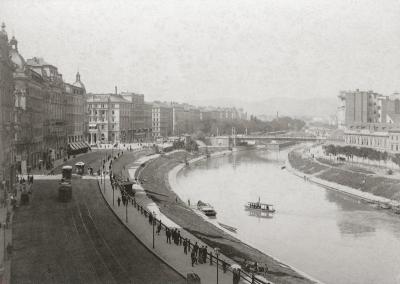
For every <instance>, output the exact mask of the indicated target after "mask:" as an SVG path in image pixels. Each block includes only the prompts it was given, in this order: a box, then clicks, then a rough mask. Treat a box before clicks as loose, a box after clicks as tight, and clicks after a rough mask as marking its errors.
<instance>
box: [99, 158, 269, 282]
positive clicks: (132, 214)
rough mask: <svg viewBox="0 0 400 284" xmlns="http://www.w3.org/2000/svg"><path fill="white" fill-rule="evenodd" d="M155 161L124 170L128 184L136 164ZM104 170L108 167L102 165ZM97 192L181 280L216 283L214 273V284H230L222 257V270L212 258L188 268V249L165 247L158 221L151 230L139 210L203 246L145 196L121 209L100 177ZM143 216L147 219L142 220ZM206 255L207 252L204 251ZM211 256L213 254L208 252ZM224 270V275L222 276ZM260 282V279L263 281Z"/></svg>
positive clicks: (107, 180)
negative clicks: (191, 277) (193, 278)
mask: <svg viewBox="0 0 400 284" xmlns="http://www.w3.org/2000/svg"><path fill="white" fill-rule="evenodd" d="M156 157H158V155H152V156H147V157H143V158H141V159H139V160H138V161H136V162H135V166H133V167H130V168H127V171H128V173H129V176H130V180H134V178H135V172H136V170H137V169H139V168H140V166H139V165H140V164H142V163H146V162H149V161H150V160H152V159H154V158H156ZM106 168H108V164H107V165H106ZM98 181H99V190H100V191H101V193H102V194H103V197H104V199H105V201H106V202H107V203H108V205H109V207H110V209H111V210H112V211H113V212H114V213H115V215H116V216H118V218H119V219H120V221H121V222H122V223H123V224H124V225H125V226H126V227H127V228H129V230H130V231H131V232H132V233H133V234H134V235H135V236H136V237H137V238H138V239H139V240H140V241H141V242H142V243H143V244H144V245H145V246H146V247H148V248H149V249H151V250H153V252H154V253H155V254H156V255H157V256H158V257H159V258H161V259H162V260H163V261H165V262H166V263H167V264H168V265H170V266H171V267H172V268H174V269H175V270H176V271H177V272H179V273H180V274H181V275H183V276H185V277H186V276H187V275H188V274H191V273H195V274H197V275H198V276H199V277H200V279H201V282H202V283H217V273H218V283H227V284H228V283H233V273H232V272H231V271H230V270H229V269H228V268H229V267H230V265H234V264H235V263H234V261H232V260H231V259H229V258H227V257H226V256H224V255H219V259H223V260H224V262H225V263H227V265H224V267H223V266H222V265H221V263H219V265H218V272H217V266H216V259H215V255H214V257H213V259H212V263H211V264H210V259H209V257H207V262H206V263H204V264H195V265H194V266H193V267H192V263H191V257H190V253H191V249H190V251H188V252H187V254H185V253H184V247H183V245H175V244H174V243H172V244H168V243H167V238H166V233H165V230H164V229H163V230H161V233H160V235H158V234H157V233H155V231H156V229H157V225H158V223H159V221H157V222H156V225H155V226H152V225H151V223H149V218H148V214H147V213H144V212H142V210H141V209H139V208H143V209H144V210H146V211H147V212H152V214H153V216H155V218H156V219H157V220H161V222H162V224H163V225H165V226H166V227H169V228H171V229H173V228H176V229H178V230H179V231H180V236H181V237H182V238H188V239H190V240H191V244H192V245H193V244H194V243H196V242H197V244H198V245H199V246H200V247H202V246H206V244H205V243H203V242H202V241H201V240H200V239H198V238H196V237H195V236H193V235H192V234H190V233H189V232H187V231H185V230H184V229H183V228H181V227H180V226H179V225H177V224H175V223H174V222H173V221H172V220H170V219H169V218H167V217H166V216H165V215H163V214H162V213H161V212H160V211H159V209H158V207H157V205H156V204H155V203H154V202H153V201H152V200H151V199H150V198H148V197H147V196H146V194H145V192H136V195H135V200H134V201H133V200H131V201H129V202H128V203H126V206H124V205H123V204H122V203H121V204H118V199H122V195H121V192H120V191H119V190H117V188H116V187H115V188H114V191H113V188H112V186H111V182H110V177H109V175H106V176H105V177H104V176H103V179H101V178H99V180H98ZM188 210H189V209H188ZM146 215H147V216H146ZM153 230H154V248H153ZM208 251H209V252H210V248H208ZM211 252H212V253H214V251H213V250H211ZM224 270H225V272H224ZM263 280H264V279H263ZM239 283H251V279H250V278H249V277H248V278H246V279H241V282H239ZM253 283H271V282H259V281H257V280H254V282H253Z"/></svg>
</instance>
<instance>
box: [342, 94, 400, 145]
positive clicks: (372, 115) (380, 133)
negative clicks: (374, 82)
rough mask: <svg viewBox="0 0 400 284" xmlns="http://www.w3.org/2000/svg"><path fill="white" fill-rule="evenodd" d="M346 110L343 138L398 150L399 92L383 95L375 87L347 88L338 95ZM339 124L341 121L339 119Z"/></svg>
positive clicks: (346, 141)
mask: <svg viewBox="0 0 400 284" xmlns="http://www.w3.org/2000/svg"><path fill="white" fill-rule="evenodd" d="M339 99H340V102H341V105H340V106H339V108H340V110H341V112H342V113H345V119H344V121H345V123H344V129H345V130H344V142H345V144H347V145H352V146H357V147H369V148H373V149H376V150H379V151H387V152H390V153H399V152H400V149H399V140H398V139H399V137H398V136H399V129H400V100H399V95H398V94H394V95H392V96H383V95H380V94H377V93H375V92H373V91H367V92H364V91H359V90H358V89H357V90H356V91H346V92H341V93H340V95H339ZM338 125H339V126H340V122H339V121H338Z"/></svg>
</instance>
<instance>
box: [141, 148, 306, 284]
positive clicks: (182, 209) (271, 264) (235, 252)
mask: <svg viewBox="0 0 400 284" xmlns="http://www.w3.org/2000/svg"><path fill="white" fill-rule="evenodd" d="M186 155H187V154H186V153H184V152H180V153H174V154H173V155H170V156H163V157H159V158H158V159H155V160H153V161H151V162H150V163H147V165H146V167H145V168H144V169H143V171H142V172H141V178H144V179H145V180H146V183H145V184H144V185H143V186H144V187H145V189H146V190H150V191H154V192H157V193H158V194H163V195H165V196H160V195H157V197H155V196H153V197H152V198H153V200H154V201H155V202H156V203H157V205H158V206H159V208H160V210H161V212H162V213H163V214H165V215H166V216H168V218H170V219H172V220H173V221H174V222H175V223H177V224H179V225H180V226H182V227H183V228H184V229H185V230H187V231H189V232H190V233H192V234H193V235H195V236H196V237H197V238H199V239H201V240H202V241H203V242H205V243H206V244H207V245H208V246H210V247H219V248H220V249H221V251H222V252H223V254H225V255H226V256H227V257H229V258H231V259H233V260H235V261H236V262H238V263H241V264H242V266H244V265H243V263H244V261H245V260H246V261H253V262H254V261H257V262H258V263H266V264H267V266H268V268H269V271H268V274H267V278H268V279H269V280H270V281H273V282H274V283H314V282H313V281H311V280H309V279H307V278H306V277H304V276H302V275H300V274H299V273H297V272H296V271H294V270H293V269H292V268H290V267H288V266H286V265H285V264H283V263H280V262H278V261H277V260H275V259H274V258H272V257H269V256H268V255H265V254H263V253H262V252H260V251H259V250H257V249H255V248H252V247H250V246H248V245H247V244H245V243H243V242H241V241H240V240H238V239H236V238H234V237H233V236H231V235H229V234H227V233H226V232H224V231H223V230H221V229H219V228H217V227H215V226H213V225H212V224H211V223H209V222H207V221H205V220H204V219H203V218H201V217H200V216H199V215H197V214H196V213H195V212H193V211H192V210H191V209H189V208H188V207H187V206H186V203H185V202H183V201H182V200H180V199H179V197H178V196H177V195H176V194H175V193H174V192H173V191H172V189H171V187H170V184H169V181H168V173H169V172H170V170H171V169H172V168H174V167H175V166H177V165H179V164H181V163H182V162H183V161H184V160H185V156H186Z"/></svg>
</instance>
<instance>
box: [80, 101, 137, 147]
mask: <svg viewBox="0 0 400 284" xmlns="http://www.w3.org/2000/svg"><path fill="white" fill-rule="evenodd" d="M86 103H87V109H88V114H89V141H88V142H89V143H90V144H91V145H94V144H101V143H112V144H114V143H117V142H120V143H127V142H132V141H131V139H130V137H129V133H131V132H132V123H131V112H132V109H131V108H132V103H131V102H130V101H127V100H126V99H124V97H122V96H121V95H117V94H89V95H87V99H86Z"/></svg>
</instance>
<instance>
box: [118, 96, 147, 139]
mask: <svg viewBox="0 0 400 284" xmlns="http://www.w3.org/2000/svg"><path fill="white" fill-rule="evenodd" d="M121 95H122V97H123V98H124V99H125V100H127V101H129V102H130V103H131V104H132V105H131V123H132V126H131V133H130V134H129V137H130V138H129V140H130V141H134V142H143V141H144V139H145V137H146V128H145V126H144V95H142V94H135V93H131V92H125V93H121Z"/></svg>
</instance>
